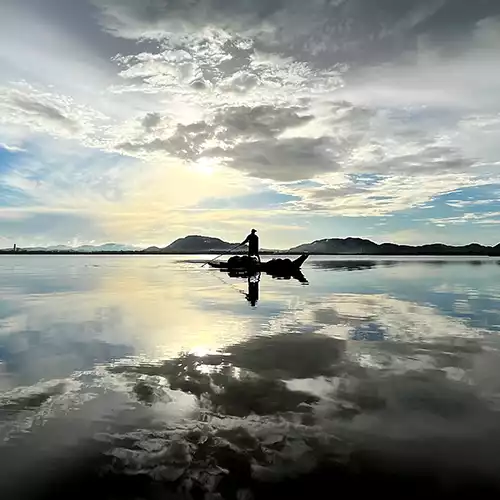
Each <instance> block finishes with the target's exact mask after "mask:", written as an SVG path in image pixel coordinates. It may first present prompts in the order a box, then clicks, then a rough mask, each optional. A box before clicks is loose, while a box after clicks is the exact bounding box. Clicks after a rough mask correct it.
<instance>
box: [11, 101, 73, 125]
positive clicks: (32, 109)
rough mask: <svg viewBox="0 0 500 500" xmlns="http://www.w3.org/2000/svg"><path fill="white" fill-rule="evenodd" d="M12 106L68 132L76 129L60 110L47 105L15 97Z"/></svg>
mask: <svg viewBox="0 0 500 500" xmlns="http://www.w3.org/2000/svg"><path fill="white" fill-rule="evenodd" d="M12 104H13V105H14V106H17V107H18V108H19V109H21V110H23V111H26V112H27V113H28V114H34V115H37V116H39V117H40V118H42V119H47V120H49V121H53V122H56V123H59V124H61V125H62V126H63V127H67V128H69V129H70V130H74V129H75V128H77V126H76V123H75V122H74V121H73V120H71V119H70V118H68V117H67V116H65V115H64V114H63V113H62V112H61V111H60V110H58V109H57V108H55V107H54V106H50V105H48V104H43V103H41V102H37V101H32V100H27V99H26V98H23V97H15V98H14V99H12Z"/></svg>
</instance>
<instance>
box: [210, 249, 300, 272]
mask: <svg viewBox="0 0 500 500" xmlns="http://www.w3.org/2000/svg"><path fill="white" fill-rule="evenodd" d="M308 257H309V255H307V254H302V255H301V256H300V257H299V258H297V259H295V260H291V259H271V260H268V261H267V262H259V261H258V260H257V259H256V258H254V257H248V256H246V255H245V256H239V255H235V256H233V257H231V258H230V259H229V260H227V261H225V262H208V264H209V265H210V266H211V267H215V268H217V269H222V270H224V271H232V272H259V271H262V272H266V273H269V274H273V275H276V276H278V275H280V274H283V275H290V276H292V275H293V274H294V273H295V272H297V271H299V270H300V268H301V266H302V264H303V263H304V262H305V261H306V260H307V258H308Z"/></svg>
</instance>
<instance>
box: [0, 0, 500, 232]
mask: <svg viewBox="0 0 500 500" xmlns="http://www.w3.org/2000/svg"><path fill="white" fill-rule="evenodd" d="M92 4H93V7H91V6H90V5H89V4H88V3H85V2H83V3H79V4H78V5H69V4H68V5H64V6H59V7H58V8H57V9H56V8H55V3H51V2H49V3H48V4H47V6H46V9H44V10H42V9H41V7H40V5H39V4H38V2H35V1H33V0H27V2H25V3H23V4H22V5H21V4H19V3H18V2H13V1H11V0H9V1H8V3H7V4H6V5H7V7H6V9H5V15H4V16H3V17H2V20H0V27H1V28H2V29H1V30H0V41H1V42H2V43H1V44H0V65H1V66H2V77H1V78H0V93H1V96H0V141H1V142H2V143H4V144H6V145H9V147H11V146H14V147H22V148H23V149H25V150H26V152H25V153H26V155H27V156H29V157H30V160H29V162H28V160H26V159H25V160H23V161H21V160H22V159H21V155H19V159H18V160H16V159H13V158H11V154H13V155H14V156H15V154H16V153H20V151H17V150H12V149H10V153H9V165H8V166H7V167H4V168H3V170H5V171H2V170H1V168H2V167H0V188H3V192H2V195H3V193H5V195H4V199H6V200H7V199H8V200H9V201H8V203H9V204H14V203H15V204H18V205H20V206H21V207H25V208H26V209H30V210H31V209H37V210H40V211H43V210H46V211H48V210H55V211H64V210H67V211H68V213H73V212H74V211H77V212H80V213H85V214H90V215H89V217H94V218H95V219H96V224H97V225H99V226H106V231H110V232H113V231H114V232H115V233H116V234H120V235H121V234H125V231H126V229H127V224H126V221H127V220H129V221H131V225H132V226H133V230H134V234H138V235H139V234H142V235H143V236H144V237H147V238H150V237H151V238H152V235H154V234H155V231H156V232H157V234H161V235H164V234H166V233H165V231H164V229H162V223H163V222H162V218H163V220H164V219H165V218H168V217H171V218H172V220H174V219H175V224H176V225H177V226H176V227H177V228H179V231H180V228H181V226H182V227H184V228H186V227H187V225H186V224H187V221H189V222H190V223H192V224H193V227H203V223H204V222H203V216H202V215H201V214H199V213H197V214H196V215H195V212H190V210H192V209H193V207H197V206H198V205H199V204H201V205H203V202H206V201H208V200H213V199H214V198H217V197H219V198H221V199H224V198H226V197H230V196H233V197H234V199H238V196H239V195H241V196H242V195H243V194H248V193H249V192H253V193H254V194H255V193H259V192H262V191H267V192H268V191H269V190H274V191H276V192H278V193H289V194H292V195H293V196H295V197H296V199H295V200H293V201H288V202H285V203H284V204H283V205H282V207H281V208H279V209H278V208H276V207H274V208H273V212H272V213H273V214H274V215H275V216H276V217H277V218H280V221H279V222H276V225H277V226H280V227H281V226H283V225H284V221H283V218H284V219H286V220H295V219H294V218H296V217H299V216H304V217H310V218H311V224H312V225H313V226H314V225H315V224H316V223H318V224H319V223H320V222H321V220H322V218H327V217H340V216H350V217H361V216H371V217H380V216H382V215H394V214H396V215H397V214H399V213H402V212H408V211H409V210H415V211H418V210H419V209H420V208H421V207H422V206H424V205H425V204H428V203H429V202H430V201H431V200H436V199H438V198H439V197H440V196H442V195H443V194H444V193H451V192H454V191H456V190H458V189H461V188H464V187H470V186H483V185H487V184H490V185H491V184H497V183H499V182H500V180H499V179H498V174H497V172H498V153H499V152H500V151H499V149H498V140H497V138H498V133H499V132H500V100H499V98H498V91H497V89H498V86H499V84H500V71H499V70H498V64H497V59H498V50H499V49H500V36H499V35H498V33H500V31H499V26H500V17H498V16H500V5H499V4H498V2H496V1H488V0H485V1H483V2H479V3H477V2H476V3H475V4H473V3H471V2H467V1H465V0H453V1H451V0H410V1H407V2H400V1H397V0H382V1H380V2H372V1H371V0H333V1H325V0H313V1H312V2H309V3H307V4H305V3H304V2H302V1H299V0H290V1H286V2H284V1H282V0H269V1H267V2H264V1H263V0H257V1H256V2H249V1H247V0H234V1H232V2H229V0H193V1H188V2H185V1H180V0H175V1H173V2H165V1H164V0H150V1H149V2H146V3H144V2H142V3H141V2H136V1H133V0H93V1H92ZM96 7H97V8H96ZM495 16H496V17H495ZM16 19H17V20H19V19H22V20H23V23H24V24H23V26H24V27H25V29H26V30H27V31H28V32H30V43H29V44H27V43H25V42H23V41H22V40H21V39H19V37H15V36H14V35H15V33H14V31H15V30H14V28H13V26H14V25H15V23H14V21H15V20H16ZM96 19H97V21H98V23H100V24H98V23H97V22H96ZM478 75H481V78H479V77H478ZM3 149H4V150H5V149H6V148H3ZM49 149H50V154H48V151H49ZM42 151H43V152H42ZM84 151H85V152H84ZM0 153H1V152H0ZM14 160H15V161H14ZM94 162H95V164H94ZM28 163H29V165H28ZM308 181H309V182H310V181H314V183H311V184H307V182H308ZM148 190H149V194H148ZM7 193H8V194H7ZM437 206H438V208H437V209H436V210H438V209H440V205H439V204H437ZM472 206H473V207H476V208H474V209H471V210H472V211H474V212H476V211H478V210H480V209H481V210H482V209H483V208H484V206H481V205H472ZM455 208H456V207H455ZM493 210H494V209H492V208H491V209H488V211H489V212H493ZM13 213H14V212H11V215H10V217H13V215H12V214H13ZM102 214H105V215H104V216H102ZM148 214H149V215H148ZM227 214H228V215H227V217H225V216H224V217H223V216H222V213H221V212H220V213H218V216H217V217H219V218H218V219H217V220H216V219H215V218H214V219H211V220H212V221H213V227H212V228H211V229H213V230H214V231H219V230H220V229H221V228H227V227H229V225H230V224H229V222H228V221H229V220H230V215H231V212H230V211H228V212H227ZM448 215H449V214H446V215H443V217H447V216H448ZM454 215H455V214H454ZM86 216H87V215H86ZM427 216H428V215H427ZM183 217H184V221H185V222H186V223H183V222H182V219H183ZM207 217H208V215H207ZM210 217H214V214H211V215H210ZM242 217H243V215H242ZM417 217H418V216H417ZM432 217H435V218H436V219H441V218H443V217H441V216H440V215H439V214H438V215H437V216H436V215H435V213H434V212H433V213H432ZM287 218H288V219H287ZM242 220H244V221H245V223H246V221H247V220H248V219H247V216H246V215H245V217H244V219H242ZM484 220H494V219H492V218H489V219H484ZM132 222H133V223H132ZM472 222H473V220H472V219H471V220H469V222H468V223H472ZM141 224H143V225H144V226H143V229H141ZM391 224H392V222H391V223H389V226H390V225H391ZM318 227H320V226H318ZM115 233H113V234H115ZM141 237H142V236H141Z"/></svg>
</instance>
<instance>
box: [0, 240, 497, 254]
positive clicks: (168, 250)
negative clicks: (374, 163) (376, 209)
mask: <svg viewBox="0 0 500 500" xmlns="http://www.w3.org/2000/svg"><path fill="white" fill-rule="evenodd" d="M235 246H237V243H230V242H227V241H223V240H221V239H220V238H213V237H210V236H200V235H189V236H186V237H184V238H179V239H177V240H175V241H173V242H172V243H170V244H169V245H167V246H165V247H157V246H152V247H148V248H137V247H133V246H130V245H121V244H117V243H106V244H104V245H98V246H93V245H83V246H80V247H75V248H73V247H68V246H64V245H59V246H54V247H32V248H19V247H17V246H16V245H14V247H13V248H7V249H0V255H2V254H3V255H75V254H78V255H159V254H167V255H168V254H170V255H176V254H178V255H182V254H191V255H193V254H222V253H240V254H241V253H244V252H245V247H244V246H242V247H239V248H237V249H235V248H234V247H235ZM303 253H307V254H309V255H367V256H376V255H379V256H385V255H386V256H397V255H402V256H403V255H404V256H412V255H415V256H417V255H419V256H421V255H429V256H432V255H434V256H435V255H443V256H483V257H488V256H490V257H498V256H500V244H498V245H495V246H484V245H480V244H479V243H471V244H468V245H463V246H452V245H445V244H442V243H433V244H428V245H420V246H411V245H398V244H395V243H382V244H378V243H374V242H373V241H370V240H367V239H362V238H328V239H322V240H316V241H313V242H311V243H304V244H302V245H298V246H296V247H292V248H288V249H266V248H264V249H262V250H261V254H262V255H276V254H286V255H300V254H303Z"/></svg>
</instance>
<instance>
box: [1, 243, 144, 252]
mask: <svg viewBox="0 0 500 500" xmlns="http://www.w3.org/2000/svg"><path fill="white" fill-rule="evenodd" d="M140 250H141V249H140V247H136V246H133V245H121V244H119V243H104V244H103V245H80V246H78V247H70V246H69V245H53V246H49V247H25V248H20V249H19V251H20V252H30V253H102V252H134V251H140ZM11 251H12V249H10V248H9V249H4V250H0V252H11Z"/></svg>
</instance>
